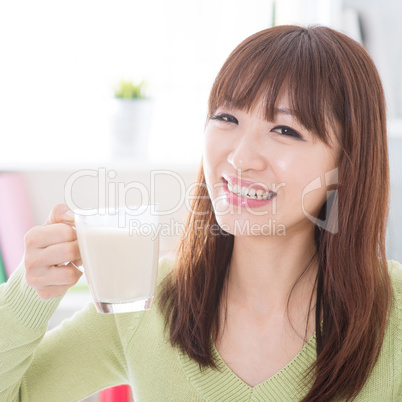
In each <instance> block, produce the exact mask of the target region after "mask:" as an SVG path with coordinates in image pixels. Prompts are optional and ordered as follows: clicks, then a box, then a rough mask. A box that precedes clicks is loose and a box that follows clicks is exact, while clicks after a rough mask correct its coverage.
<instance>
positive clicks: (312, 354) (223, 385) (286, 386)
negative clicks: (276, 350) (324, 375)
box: [179, 333, 317, 401]
mask: <svg viewBox="0 0 402 402" xmlns="http://www.w3.org/2000/svg"><path fill="white" fill-rule="evenodd" d="M179 354H180V361H181V364H182V367H183V369H184V371H185V373H186V375H187V378H188V379H189V380H190V382H191V383H192V385H193V386H194V388H195V389H196V390H197V391H198V392H199V394H200V395H202V396H203V397H204V398H205V399H207V400H208V401H214V400H222V399H221V398H222V397H224V398H225V400H236V401H250V400H254V398H255V400H256V401H257V400H289V401H291V400H300V399H301V397H302V396H303V395H305V394H306V393H307V392H306V389H305V387H303V383H302V382H301V381H302V378H303V375H304V374H305V373H306V370H307V369H308V368H309V367H310V366H311V364H312V363H313V362H314V361H315V359H316V358H317V354H316V334H315V333H314V334H313V335H312V337H311V338H310V339H309V340H308V342H307V343H306V344H305V345H304V346H303V347H302V349H301V350H300V351H299V353H298V354H297V355H296V356H295V357H294V358H293V359H292V360H291V361H290V362H289V363H288V364H287V365H286V366H285V367H283V368H282V369H281V370H279V371H278V372H277V373H276V374H274V375H273V376H271V377H270V378H268V379H267V380H265V381H263V382H262V383H260V384H258V385H256V386H254V387H251V386H250V385H248V384H247V383H245V382H244V381H243V380H242V379H241V378H240V377H238V376H237V375H236V374H235V373H234V372H233V371H232V370H231V369H230V368H229V366H228V365H227V364H226V363H225V361H224V360H223V359H222V357H221V356H220V354H219V352H218V350H217V349H216V347H215V345H213V346H212V354H213V357H214V358H215V361H216V362H217V368H218V370H214V369H211V368H200V366H199V364H198V363H197V362H195V361H194V360H192V359H190V358H189V357H188V355H187V354H186V353H184V352H183V351H180V352H179ZM284 397H285V399H283V398H284ZM295 397H297V399H294V398H295ZM251 398H252V399H251ZM278 398H279V399H278Z"/></svg>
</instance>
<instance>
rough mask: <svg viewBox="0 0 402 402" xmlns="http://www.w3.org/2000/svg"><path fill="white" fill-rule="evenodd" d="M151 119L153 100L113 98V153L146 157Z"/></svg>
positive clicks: (111, 122)
mask: <svg viewBox="0 0 402 402" xmlns="http://www.w3.org/2000/svg"><path fill="white" fill-rule="evenodd" d="M151 119H152V100H150V99H113V109H112V114H111V121H110V131H111V151H112V155H113V156H115V157H132V156H136V157H141V159H146V158H147V154H148V142H149V134H150V130H151Z"/></svg>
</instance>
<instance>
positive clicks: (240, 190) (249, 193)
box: [228, 182, 276, 200]
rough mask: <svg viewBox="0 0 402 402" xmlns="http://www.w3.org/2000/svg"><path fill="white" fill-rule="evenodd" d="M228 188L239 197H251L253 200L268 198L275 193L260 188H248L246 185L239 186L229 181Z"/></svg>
mask: <svg viewBox="0 0 402 402" xmlns="http://www.w3.org/2000/svg"><path fill="white" fill-rule="evenodd" d="M228 189H229V191H231V192H232V193H235V194H237V195H239V196H241V197H246V198H251V199H253V200H270V199H271V198H273V197H275V196H276V193H274V192H272V191H266V192H264V191H263V190H261V189H259V190H257V191H256V190H255V189H254V188H251V189H249V188H248V187H245V186H239V185H238V184H234V185H232V184H231V183H229V182H228Z"/></svg>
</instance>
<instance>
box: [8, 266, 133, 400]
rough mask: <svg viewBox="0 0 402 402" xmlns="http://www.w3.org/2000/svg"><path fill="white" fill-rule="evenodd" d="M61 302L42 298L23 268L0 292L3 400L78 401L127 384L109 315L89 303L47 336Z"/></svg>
mask: <svg viewBox="0 0 402 402" xmlns="http://www.w3.org/2000/svg"><path fill="white" fill-rule="evenodd" d="M60 299H61V298H56V299H52V300H42V299H40V298H39V297H38V296H37V294H36V292H35V291H34V290H33V289H32V288H30V287H29V286H28V285H27V284H26V282H25V269H24V267H23V266H22V265H21V266H20V267H19V268H18V269H17V270H16V271H15V272H14V274H13V275H12V277H11V278H10V279H9V281H8V282H7V283H6V284H3V285H2V286H1V287H0V320H1V327H0V400H1V401H8V402H9V401H10V402H11V401H32V402H36V401H40V402H45V401H52V402H54V401H58V402H59V401H60V402H61V401H72V400H79V399H83V398H85V397H86V396H88V395H90V394H92V393H94V392H96V391H97V390H99V389H102V388H105V387H108V386H112V385H117V384H122V383H125V382H127V381H126V379H127V367H126V363H125V362H126V360H125V356H124V353H123V349H122V346H121V342H120V338H119V333H118V331H117V329H116V323H115V318H114V316H113V315H106V314H99V313H97V312H96V310H95V308H94V306H93V304H92V303H91V304H90V305H88V306H87V307H86V308H84V309H83V310H82V311H80V312H78V313H76V314H75V315H74V316H73V317H72V318H71V319H68V320H65V321H64V322H63V323H62V325H60V326H59V327H57V328H55V329H54V330H52V331H49V332H48V333H46V329H47V324H48V321H49V319H50V317H51V316H52V314H53V313H54V311H55V309H56V308H57V306H58V304H59V302H60ZM138 317H139V316H138ZM138 317H137V316H136V315H135V314H134V315H131V318H130V321H132V323H135V321H136V320H138V319H139V318H138Z"/></svg>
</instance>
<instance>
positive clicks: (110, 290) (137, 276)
mask: <svg viewBox="0 0 402 402" xmlns="http://www.w3.org/2000/svg"><path fill="white" fill-rule="evenodd" d="M156 209H157V208H156V205H155V204H150V205H141V206H130V207H120V208H117V209H115V210H113V211H107V210H99V211H97V212H96V213H94V214H87V211H85V210H81V211H79V210H76V211H74V220H75V228H76V230H77V237H78V245H79V248H80V253H81V258H82V263H83V267H77V268H78V269H80V270H82V268H83V272H84V273H85V276H86V278H87V281H88V284H89V288H90V290H91V294H92V299H93V301H94V304H95V306H96V309H97V311H98V312H99V313H128V312H133V311H140V310H148V309H150V308H151V307H152V302H153V299H154V295H155V288H156V278H157V272H158V260H159V230H158V216H157V212H156ZM83 212H84V213H86V214H83Z"/></svg>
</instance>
